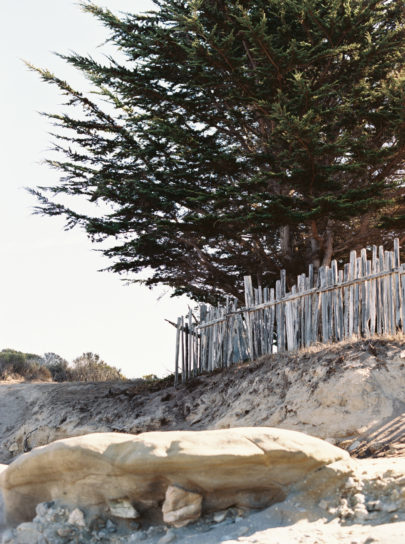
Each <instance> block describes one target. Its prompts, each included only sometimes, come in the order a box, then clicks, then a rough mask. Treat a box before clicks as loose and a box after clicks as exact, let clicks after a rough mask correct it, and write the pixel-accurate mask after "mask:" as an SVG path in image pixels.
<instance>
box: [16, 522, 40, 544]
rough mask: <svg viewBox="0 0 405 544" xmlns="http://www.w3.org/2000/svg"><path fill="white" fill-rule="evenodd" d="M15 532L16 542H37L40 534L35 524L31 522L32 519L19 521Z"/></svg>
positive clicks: (31, 543) (25, 543) (23, 543)
mask: <svg viewBox="0 0 405 544" xmlns="http://www.w3.org/2000/svg"><path fill="white" fill-rule="evenodd" d="M16 533H17V538H16V542H18V544H33V543H34V542H37V541H38V538H39V537H40V536H41V533H40V532H39V531H38V528H37V526H36V524H35V523H32V521H30V522H26V523H21V524H20V525H19V526H18V527H17V529H16Z"/></svg>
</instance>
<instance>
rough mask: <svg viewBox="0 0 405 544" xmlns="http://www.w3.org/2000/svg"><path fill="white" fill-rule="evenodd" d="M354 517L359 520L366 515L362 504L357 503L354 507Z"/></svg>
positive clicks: (365, 509)
mask: <svg viewBox="0 0 405 544" xmlns="http://www.w3.org/2000/svg"><path fill="white" fill-rule="evenodd" d="M354 517H355V518H356V519H357V520H359V521H361V520H363V519H366V518H367V517H368V511H367V508H366V507H365V505H364V504H358V505H357V506H356V507H355V509H354Z"/></svg>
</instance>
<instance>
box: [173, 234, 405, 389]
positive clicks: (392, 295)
mask: <svg viewBox="0 0 405 544" xmlns="http://www.w3.org/2000/svg"><path fill="white" fill-rule="evenodd" d="M370 257H371V258H370V259H368V258H367V250H366V249H362V250H361V253H360V257H358V256H357V254H356V252H355V251H352V252H351V253H350V262H349V263H347V264H345V265H344V266H343V269H341V270H339V269H338V263H337V261H335V260H334V261H332V262H331V266H330V267H329V266H322V267H321V268H319V270H318V272H317V274H315V273H314V269H313V267H312V265H310V266H309V270H308V275H306V274H301V275H300V276H298V277H297V283H296V285H294V286H293V287H292V288H291V290H290V291H289V292H287V290H286V273H285V270H282V271H281V274H280V279H279V280H278V281H277V282H276V285H275V289H268V288H267V287H266V288H261V287H259V288H258V289H254V288H253V285H252V279H251V277H250V276H245V278H244V281H245V307H243V308H238V303H237V300H236V299H233V298H231V297H228V298H227V299H226V304H225V305H224V306H218V307H212V306H207V305H205V304H201V305H200V307H199V315H198V316H194V315H193V312H192V310H190V311H189V313H188V315H187V316H186V317H180V318H179V319H178V321H177V335H176V355H175V381H176V383H177V382H178V380H179V375H180V373H181V380H182V382H185V381H187V379H188V378H189V377H191V376H196V375H197V374H200V373H201V372H207V371H208V372H210V371H213V370H215V369H217V368H225V367H228V366H230V365H232V364H235V363H238V362H242V361H248V360H254V359H256V358H257V357H260V356H261V355H265V354H268V353H274V352H279V353H280V352H283V351H295V350H297V349H299V348H302V347H308V346H310V345H312V344H315V343H317V342H332V341H339V340H343V339H344V338H353V337H360V336H362V337H369V336H372V335H374V334H396V333H398V332H400V331H401V332H402V333H404V332H405V326H404V323H405V264H402V265H401V263H400V253H399V241H398V239H395V240H394V251H387V250H384V248H383V247H382V246H380V247H379V248H377V247H376V246H373V247H372V249H371V255H370Z"/></svg>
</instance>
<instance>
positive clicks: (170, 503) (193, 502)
mask: <svg viewBox="0 0 405 544" xmlns="http://www.w3.org/2000/svg"><path fill="white" fill-rule="evenodd" d="M201 504H202V495H200V493H195V492H193V491H186V490H185V489H182V488H181V487H178V486H176V485H169V487H168V488H167V490H166V496H165V501H164V503H163V506H162V512H163V521H164V522H165V523H170V524H171V525H173V526H174V527H184V526H185V525H188V524H189V523H191V522H192V521H195V520H197V519H198V518H199V517H200V516H201Z"/></svg>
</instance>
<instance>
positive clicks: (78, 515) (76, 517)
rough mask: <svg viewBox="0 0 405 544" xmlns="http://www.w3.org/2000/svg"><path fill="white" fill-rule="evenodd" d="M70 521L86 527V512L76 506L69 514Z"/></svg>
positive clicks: (72, 523)
mask: <svg viewBox="0 0 405 544" xmlns="http://www.w3.org/2000/svg"><path fill="white" fill-rule="evenodd" d="M68 523H70V524H71V525H77V526H78V527H85V526H86V522H85V521H84V514H83V512H82V511H81V510H79V508H75V509H74V510H73V511H72V512H71V513H70V515H69V518H68Z"/></svg>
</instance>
